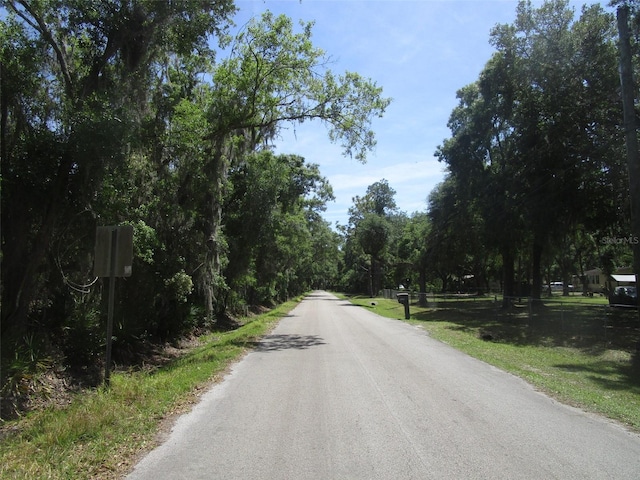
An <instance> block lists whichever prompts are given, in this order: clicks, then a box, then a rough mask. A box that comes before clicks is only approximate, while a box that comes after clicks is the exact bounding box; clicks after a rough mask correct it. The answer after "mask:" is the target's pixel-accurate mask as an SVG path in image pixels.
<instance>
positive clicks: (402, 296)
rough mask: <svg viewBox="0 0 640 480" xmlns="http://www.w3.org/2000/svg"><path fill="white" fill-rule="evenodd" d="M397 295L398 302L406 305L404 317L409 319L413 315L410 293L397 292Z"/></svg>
mask: <svg viewBox="0 0 640 480" xmlns="http://www.w3.org/2000/svg"><path fill="white" fill-rule="evenodd" d="M396 297H397V298H398V303H401V304H403V305H404V318H405V320H409V318H411V315H410V314H409V294H408V293H403V292H401V293H396Z"/></svg>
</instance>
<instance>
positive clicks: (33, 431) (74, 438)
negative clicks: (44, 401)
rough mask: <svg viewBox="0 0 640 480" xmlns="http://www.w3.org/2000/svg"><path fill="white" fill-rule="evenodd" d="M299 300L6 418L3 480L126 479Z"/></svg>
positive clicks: (1, 434) (0, 449)
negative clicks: (64, 401) (60, 401)
mask: <svg viewBox="0 0 640 480" xmlns="http://www.w3.org/2000/svg"><path fill="white" fill-rule="evenodd" d="M298 301H299V299H296V300H291V301H289V302H286V303H284V304H282V305H280V306H278V307H277V308H275V309H273V310H271V311H269V312H267V313H264V314H262V315H259V316H255V317H253V318H251V319H249V320H247V321H246V322H245V323H244V325H242V326H241V327H240V328H238V329H235V330H232V331H228V332H215V333H211V334H209V335H206V336H204V337H202V338H199V339H198V340H197V342H196V343H195V344H193V342H192V344H191V345H190V346H188V347H185V348H183V349H181V351H180V352H178V353H175V354H174V357H175V358H173V359H171V360H168V361H164V362H162V361H157V360H156V361H155V362H154V363H152V364H148V365H147V366H145V367H143V368H141V369H138V370H135V371H117V372H115V373H114V374H113V375H112V377H111V387H110V388H109V389H108V390H106V389H97V390H96V389H92V390H85V391H83V392H81V393H78V394H76V395H75V396H74V397H73V398H72V399H71V400H70V402H69V404H68V405H57V406H52V407H49V408H46V409H44V410H39V411H34V412H32V413H30V414H28V415H26V416H25V417H24V418H21V419H18V420H13V421H10V422H6V423H5V424H4V425H3V426H2V429H1V430H0V478H3V479H20V480H22V479H25V478H34V479H35V478H48V479H72V478H73V479H76V478H100V479H109V478H121V476H122V474H123V473H126V472H127V471H128V470H129V469H130V468H131V467H132V466H133V465H134V461H135V460H136V459H137V458H138V456H139V455H140V454H141V453H144V452H145V451H147V450H149V449H151V448H152V447H153V446H154V445H155V444H156V442H157V441H158V438H159V435H160V434H162V432H163V430H165V429H166V428H168V424H169V423H170V421H171V419H172V417H173V416H174V415H176V414H180V413H184V412H186V411H188V410H189V408H190V406H191V405H192V404H193V403H194V402H195V401H196V400H197V398H198V394H199V393H201V392H203V391H204V390H205V389H206V388H207V387H209V386H211V384H212V382H215V381H218V380H220V379H221V378H222V377H223V375H224V373H225V370H226V369H227V367H228V366H229V365H230V364H231V363H232V362H234V361H236V360H238V359H239V358H240V357H241V356H242V355H243V354H245V353H246V352H247V350H248V349H249V348H251V346H252V345H253V344H254V343H255V342H256V341H257V339H258V338H259V337H260V336H262V335H264V334H265V333H266V332H268V331H269V330H270V329H271V328H272V327H273V326H275V324H276V323H277V321H278V320H279V319H280V318H282V317H283V316H284V315H286V313H287V312H289V311H290V310H291V309H292V308H293V307H294V306H295V305H296V304H297V303H298Z"/></svg>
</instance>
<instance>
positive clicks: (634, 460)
mask: <svg viewBox="0 0 640 480" xmlns="http://www.w3.org/2000/svg"><path fill="white" fill-rule="evenodd" d="M128 478H130V479H131V480H134V479H149V480H161V479H172V480H175V479H189V480H192V479H216V480H221V479H233V480H245V479H261V480H266V479H295V480H302V479H313V480H324V479H389V480H399V479H509V480H512V479H552V478H557V479H562V480H567V479H580V480H585V479H616V480H620V479H639V478H640V436H638V435H635V434H632V433H630V432H628V431H626V430H625V429H624V428H622V427H620V426H618V425H615V424H613V423H612V422H609V421H606V420H604V419H601V418H599V417H596V416H594V415H589V414H586V413H583V412H582V411H579V410H576V409H574V408H571V407H567V406H564V405H561V404H559V403H558V402H556V401H554V400H552V399H550V398H549V397H547V396H545V395H543V394H541V393H539V392H536V391H535V390H534V389H533V388H532V387H531V386H529V385H528V384H527V383H526V382H524V381H522V380H520V379H518V378H516V377H514V376H513V375H510V374H507V373H504V372H503V371H501V370H499V369H497V368H494V367H491V366H489V365H487V364H486V363H483V362H480V361H478V360H475V359H473V358H471V357H469V356H467V355H464V354H462V353H460V352H458V351H456V350H454V349H452V348H450V347H448V346H447V345H445V344H442V343H440V342H438V341H435V340H433V339H431V338H430V337H429V336H428V335H427V334H426V333H425V332H424V331H423V330H421V329H419V328H417V327H415V326H412V325H408V324H405V323H403V322H400V321H397V320H389V319H385V318H382V317H379V316H377V315H375V314H373V313H371V312H370V311H368V310H367V309H365V308H361V307H356V306H352V305H351V304H349V303H348V302H346V301H341V300H338V299H337V298H335V297H333V296H331V295H329V294H327V293H325V292H315V293H313V294H312V295H310V296H309V297H307V298H306V299H305V300H304V301H303V302H302V303H301V304H300V305H299V306H298V307H297V308H295V309H294V310H293V311H292V312H291V313H290V315H289V316H287V317H286V318H284V319H283V320H282V321H281V322H280V324H279V325H278V327H277V328H276V329H275V330H274V331H273V332H272V333H271V334H270V335H268V336H266V338H264V340H263V342H262V343H261V344H260V346H259V348H258V349H257V350H255V351H253V352H251V353H250V354H248V355H247V356H246V357H245V358H244V359H243V360H242V361H240V362H239V363H237V364H236V365H235V367H234V368H233V370H232V371H231V373H230V374H229V375H228V376H227V377H226V379H225V380H224V381H223V382H221V383H219V384H217V385H216V386H214V387H213V388H212V389H211V390H210V391H209V392H208V393H206V394H205V395H204V396H203V398H202V401H201V402H200V403H199V404H198V405H197V406H196V407H195V408H194V409H193V411H192V412H191V413H189V414H187V415H184V416H182V417H181V418H180V419H179V420H178V422H177V423H176V425H175V427H174V429H173V430H172V433H171V435H170V437H169V439H168V441H166V443H164V444H163V445H161V446H160V447H158V448H156V449H155V450H153V451H152V452H150V453H149V454H148V455H147V456H146V457H145V458H144V459H143V460H142V461H141V462H140V463H139V464H138V465H137V466H136V468H135V470H134V471H133V472H132V473H131V474H130V476H129V477H128Z"/></svg>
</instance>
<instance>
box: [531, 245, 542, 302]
mask: <svg viewBox="0 0 640 480" xmlns="http://www.w3.org/2000/svg"><path fill="white" fill-rule="evenodd" d="M542 250H543V248H542V242H541V241H540V237H539V235H538V234H535V235H534V238H533V251H532V265H531V269H532V272H531V276H532V280H533V285H532V287H531V297H532V298H533V299H534V301H539V300H540V298H541V294H542Z"/></svg>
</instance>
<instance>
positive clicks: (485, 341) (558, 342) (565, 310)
mask: <svg viewBox="0 0 640 480" xmlns="http://www.w3.org/2000/svg"><path fill="white" fill-rule="evenodd" d="M350 301H351V302H352V303H355V304H357V305H361V306H363V307H365V308H368V309H370V310H372V311H373V312H375V313H377V314H379V315H382V316H385V317H389V318H395V319H399V320H402V321H405V320H404V307H403V306H402V305H401V304H399V303H398V302H397V301H396V300H385V299H381V298H376V299H371V298H368V297H352V298H350ZM372 303H375V305H372ZM408 321H409V322H410V323H412V324H416V325H420V326H421V327H422V328H423V329H424V330H425V331H426V332H428V334H429V335H430V336H431V337H433V338H435V339H438V340H440V341H442V342H444V343H447V344H449V345H451V346H452V347H454V348H456V349H458V350H461V351H463V352H465V353H468V354H469V355H471V356H473V357H476V358H478V359H480V360H483V361H485V362H487V363H489V364H491V365H494V366H496V367H498V368H500V369H503V370H505V371H507V372H511V373H513V374H515V375H518V376H520V377H522V378H523V379H525V380H527V381H528V382H529V383H531V384H532V385H534V386H535V387H537V388H538V389H540V390H541V391H544V392H545V393H547V394H549V395H551V396H553V397H554V398H556V399H558V400H560V401H562V402H564V403H567V404H570V405H573V406H577V407H580V408H582V409H584V410H587V411H590V412H595V413H599V414H602V415H605V416H607V417H609V418H611V419H613V420H616V421H619V422H621V423H623V424H624V425H626V426H628V427H630V428H631V429H633V430H636V431H640V354H639V353H638V352H637V350H636V349H637V347H638V345H640V344H639V343H638V342H640V327H639V322H638V313H637V311H635V310H631V311H629V310H616V309H611V308H608V307H607V306H606V300H605V301H603V299H602V298H597V297H596V298H588V299H587V298H584V297H568V298H567V297H555V298H552V299H545V300H543V302H542V305H540V306H535V307H534V306H531V307H530V306H529V305H528V304H527V303H526V302H525V303H523V304H516V305H514V306H513V307H512V308H511V309H509V310H507V311H504V310H503V309H502V308H501V302H496V301H495V299H493V298H486V299H475V300H471V299H464V300H460V301H453V300H451V299H449V300H447V301H446V302H438V304H437V305H434V304H433V303H430V304H429V305H428V306H427V307H419V306H418V305H415V304H412V305H411V320H408Z"/></svg>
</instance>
